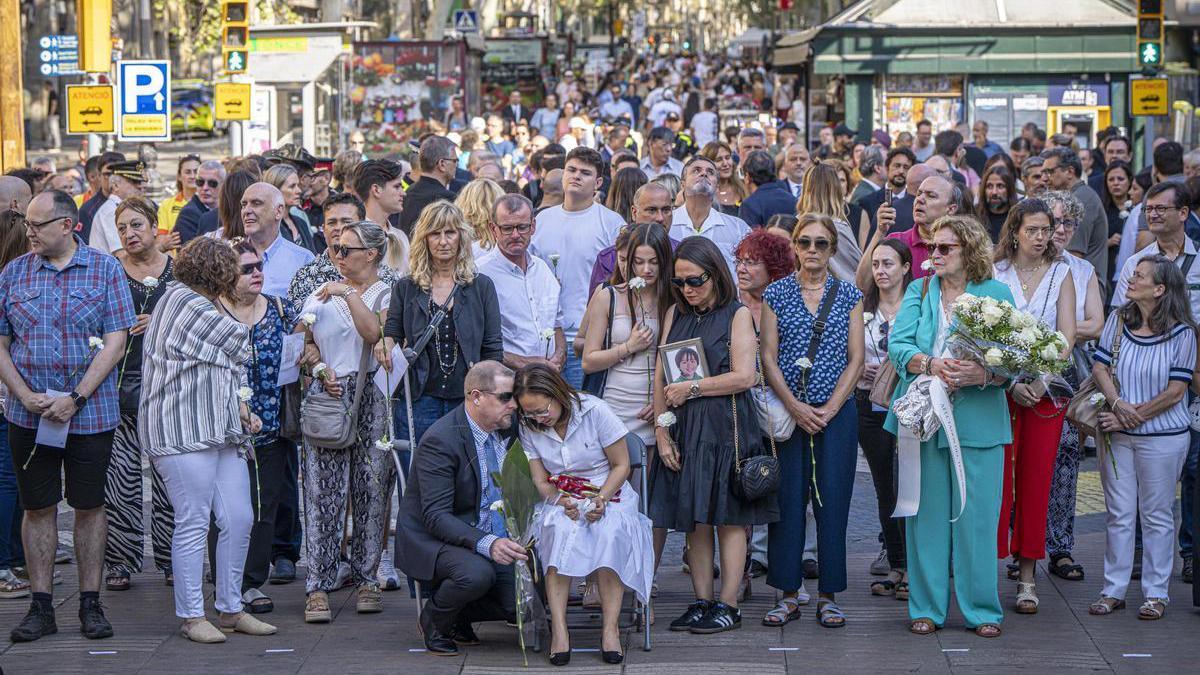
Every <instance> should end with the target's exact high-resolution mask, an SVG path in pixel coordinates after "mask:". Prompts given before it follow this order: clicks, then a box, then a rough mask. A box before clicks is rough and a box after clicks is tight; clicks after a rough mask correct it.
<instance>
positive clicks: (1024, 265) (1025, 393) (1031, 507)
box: [994, 197, 1075, 614]
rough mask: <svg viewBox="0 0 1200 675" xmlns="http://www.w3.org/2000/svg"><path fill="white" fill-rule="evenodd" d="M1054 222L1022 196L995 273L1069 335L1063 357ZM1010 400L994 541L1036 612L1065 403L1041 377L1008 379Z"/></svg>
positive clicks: (1024, 608)
mask: <svg viewBox="0 0 1200 675" xmlns="http://www.w3.org/2000/svg"><path fill="white" fill-rule="evenodd" d="M1054 227H1055V226H1054V214H1053V213H1052V212H1051V211H1050V207H1049V206H1048V205H1047V204H1046V202H1044V201H1042V200H1041V199H1038V198H1036V197H1031V198H1029V199H1025V200H1023V201H1021V202H1019V203H1018V204H1017V205H1016V206H1014V207H1013V208H1012V209H1011V210H1010V211H1009V212H1008V218H1007V219H1006V220H1005V221H1004V226H1003V227H1001V228H1000V238H999V240H998V241H997V243H996V253H995V257H994V260H995V270H994V275H995V279H996V280H997V281H1001V282H1003V283H1005V284H1007V285H1008V288H1009V290H1010V291H1011V292H1012V294H1013V297H1014V298H1016V303H1015V305H1016V308H1017V309H1018V310H1020V311H1022V312H1028V313H1029V314H1032V315H1033V317H1034V318H1035V319H1037V320H1038V321H1039V322H1041V323H1043V324H1045V325H1046V326H1048V327H1049V328H1050V330H1057V331H1059V332H1061V333H1062V334H1063V335H1065V336H1066V338H1067V345H1068V347H1067V349H1066V350H1065V351H1064V352H1063V353H1062V354H1061V355H1060V356H1061V357H1062V358H1064V359H1065V358H1067V357H1068V356H1070V353H1071V352H1070V345H1073V344H1074V343H1075V282H1074V279H1073V275H1072V273H1071V266H1070V265H1068V264H1067V262H1066V261H1065V260H1063V259H1062V254H1060V253H1059V251H1058V247H1056V246H1055V245H1054V241H1053V235H1054ZM1067 255H1070V254H1069V253H1068V254H1067ZM1008 403H1009V409H1010V410H1012V434H1013V442H1012V443H1011V444H1010V445H1009V446H1008V447H1007V448H1005V453H1004V488H1003V490H1004V491H1003V497H1002V501H1001V507H1000V521H999V525H998V528H999V531H998V537H999V541H998V546H999V553H1000V556H1001V557H1008V556H1009V555H1012V557H1013V559H1014V561H1015V562H1016V563H1017V565H1018V567H1019V570H1018V579H1017V605H1016V610H1017V613H1018V614H1036V613H1037V609H1038V596H1037V587H1036V585H1035V583H1034V570H1035V564H1036V562H1037V561H1038V560H1041V559H1042V558H1045V557H1046V514H1047V511H1048V509H1049V503H1050V480H1051V477H1052V476H1053V475H1054V461H1055V457H1056V456H1057V454H1058V444H1059V439H1060V438H1061V437H1062V427H1063V417H1064V415H1065V413H1066V405H1065V402H1063V401H1059V400H1056V399H1054V398H1052V397H1050V396H1049V394H1048V392H1047V391H1046V387H1045V385H1044V384H1042V383H1041V382H1029V383H1013V384H1012V385H1011V386H1010V387H1009V396H1008ZM1010 515H1011V517H1010ZM1010 523H1011V525H1010Z"/></svg>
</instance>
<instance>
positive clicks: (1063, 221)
mask: <svg viewBox="0 0 1200 675" xmlns="http://www.w3.org/2000/svg"><path fill="white" fill-rule="evenodd" d="M1057 222H1058V224H1059V225H1062V226H1063V227H1065V228H1067V229H1068V230H1073V229H1075V228H1076V227H1079V221H1078V220H1076V219H1074V218H1059V219H1058V221H1057Z"/></svg>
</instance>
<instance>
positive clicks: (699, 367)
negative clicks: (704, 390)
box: [658, 338, 709, 384]
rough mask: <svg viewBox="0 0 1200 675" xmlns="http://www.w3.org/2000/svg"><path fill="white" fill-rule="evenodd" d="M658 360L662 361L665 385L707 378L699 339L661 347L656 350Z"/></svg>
mask: <svg viewBox="0 0 1200 675" xmlns="http://www.w3.org/2000/svg"><path fill="white" fill-rule="evenodd" d="M658 358H660V359H662V363H663V369H664V372H665V373H666V376H667V384H674V383H676V382H692V381H695V380H700V379H703V378H706V377H708V376H709V372H708V362H707V361H705V359H704V342H703V341H701V340H700V338H692V339H690V340H680V341H679V342H672V343H671V344H667V345H663V346H661V347H659V348H658Z"/></svg>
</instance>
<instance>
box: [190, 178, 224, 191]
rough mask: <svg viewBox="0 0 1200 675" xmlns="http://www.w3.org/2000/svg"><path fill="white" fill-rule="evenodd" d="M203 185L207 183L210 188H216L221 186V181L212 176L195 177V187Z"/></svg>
mask: <svg viewBox="0 0 1200 675" xmlns="http://www.w3.org/2000/svg"><path fill="white" fill-rule="evenodd" d="M205 185H207V186H208V187H210V188H213V189H216V188H219V187H221V181H219V180H215V179H213V178H197V179H196V187H204V186H205Z"/></svg>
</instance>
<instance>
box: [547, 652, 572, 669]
mask: <svg viewBox="0 0 1200 675" xmlns="http://www.w3.org/2000/svg"><path fill="white" fill-rule="evenodd" d="M570 662H571V650H569V649H568V650H567V651H565V652H559V653H557V654H555V653H554V652H551V653H550V665H552V666H565V665H567V664H568V663H570Z"/></svg>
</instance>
